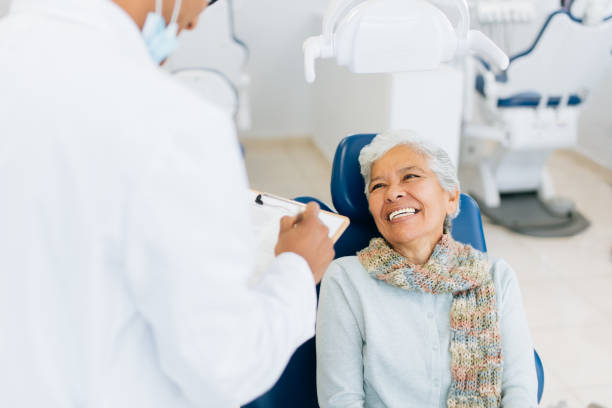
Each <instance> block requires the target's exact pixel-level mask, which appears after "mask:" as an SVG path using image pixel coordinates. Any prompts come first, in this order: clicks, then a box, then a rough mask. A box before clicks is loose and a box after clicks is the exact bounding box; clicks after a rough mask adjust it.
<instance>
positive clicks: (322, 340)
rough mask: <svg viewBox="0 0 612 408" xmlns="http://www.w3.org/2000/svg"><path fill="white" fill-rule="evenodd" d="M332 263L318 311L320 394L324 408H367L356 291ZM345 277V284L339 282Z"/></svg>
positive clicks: (317, 341)
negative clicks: (365, 407)
mask: <svg viewBox="0 0 612 408" xmlns="http://www.w3.org/2000/svg"><path fill="white" fill-rule="evenodd" d="M343 272H344V271H343V270H342V267H341V266H340V265H338V264H337V263H332V264H331V265H330V267H329V269H328V270H327V272H326V274H325V277H324V278H323V282H322V283H321V293H320V296H319V309H318V312H317V337H316V344H317V393H318V400H319V405H320V406H321V408H363V407H364V398H365V394H364V390H363V359H362V347H363V340H362V336H361V331H360V329H359V324H358V320H359V319H360V316H355V314H359V311H358V310H359V308H358V307H357V311H354V310H353V308H352V306H355V305H352V303H354V301H355V300H356V299H355V297H356V293H354V291H353V290H352V287H351V285H350V284H346V282H344V280H342V276H341V275H342V273H343ZM339 280H342V283H340V282H339Z"/></svg>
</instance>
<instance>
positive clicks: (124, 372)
mask: <svg viewBox="0 0 612 408" xmlns="http://www.w3.org/2000/svg"><path fill="white" fill-rule="evenodd" d="M246 188H247V182H246V177H245V171H244V167H243V163H242V160H241V156H240V153H239V148H238V143H237V140H236V137H235V131H234V128H233V124H232V121H231V118H230V117H228V116H227V115H225V114H224V113H222V112H221V111H219V110H217V109H216V108H215V107H214V106H213V105H212V104H209V103H206V102H204V101H203V100H200V99H199V97H197V96H195V95H193V94H192V93H191V92H189V91H188V90H186V89H185V88H183V87H182V86H181V85H180V84H178V83H176V81H174V80H173V79H172V78H171V77H169V76H168V75H167V74H165V73H164V72H162V71H161V70H160V69H159V68H158V67H156V66H155V65H154V64H153V62H152V61H151V60H150V59H149V56H148V54H147V50H146V48H145V46H144V43H143V41H142V38H141V36H140V32H139V31H138V28H137V27H136V25H135V24H134V23H133V22H132V20H131V19H129V17H128V16H127V14H125V13H123V11H122V10H121V9H120V8H118V7H117V6H116V5H114V3H111V2H110V1H108V0H14V5H13V9H12V12H11V14H9V16H8V17H7V18H4V19H2V20H0V406H1V407H7V408H8V407H11V408H14V407H28V408H29V407H36V408H40V407H45V408H52V407H88V408H89V407H113V408H118V407H130V408H136V407H147V408H155V407H173V408H183V407H213V408H222V407H228V406H237V405H239V404H242V403H246V402H248V401H249V400H251V399H253V398H255V397H256V396H258V395H259V394H261V393H263V392H264V391H266V389H267V388H269V387H271V386H272V385H273V383H274V382H275V380H276V379H277V378H278V377H279V375H280V374H281V372H282V370H283V368H284V366H285V364H286V363H287V361H288V359H289V357H290V356H291V354H292V352H293V351H294V350H295V348H296V347H297V346H298V345H299V344H301V343H302V342H303V341H305V340H306V339H308V338H309V337H311V336H312V335H313V334H314V320H315V306H316V295H315V290H314V283H313V278H312V275H311V273H310V270H309V268H308V265H307V263H306V262H305V261H304V259H303V258H301V257H299V256H298V255H295V254H291V253H287V254H283V255H281V256H280V257H278V258H277V259H276V260H275V262H274V264H273V266H272V267H271V268H270V270H269V271H268V272H267V273H266V274H265V276H264V278H263V280H262V281H260V283H259V284H258V285H257V286H249V285H248V283H247V282H248V278H249V277H250V276H251V273H252V269H253V265H254V261H253V258H254V256H253V253H254V250H253V248H254V243H253V242H252V237H251V234H250V233H249V232H250V221H249V218H248V217H249V215H248V210H247V208H248V207H247V205H248V204H247V202H246Z"/></svg>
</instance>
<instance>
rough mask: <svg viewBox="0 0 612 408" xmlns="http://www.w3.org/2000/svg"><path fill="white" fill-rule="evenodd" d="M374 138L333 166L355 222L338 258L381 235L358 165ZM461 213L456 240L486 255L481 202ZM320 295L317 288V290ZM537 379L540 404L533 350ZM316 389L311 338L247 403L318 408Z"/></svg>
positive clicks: (357, 140)
mask: <svg viewBox="0 0 612 408" xmlns="http://www.w3.org/2000/svg"><path fill="white" fill-rule="evenodd" d="M374 136H376V135H374V134H359V135H353V136H349V137H346V138H344V139H343V140H342V141H341V142H340V144H339V145H338V148H337V150H336V154H335V156H334V162H333V167H332V180H331V193H332V201H333V203H334V206H335V208H336V210H337V212H338V213H340V214H342V215H345V216H347V217H349V218H350V220H351V223H350V225H349V227H348V228H347V230H346V231H345V232H344V234H343V235H342V236H341V237H340V239H339V240H338V241H337V242H336V244H335V246H334V249H335V251H336V258H340V257H343V256H350V255H355V253H356V252H357V251H359V250H360V249H363V248H365V247H366V246H367V245H368V243H369V241H370V239H372V238H374V237H376V236H379V233H378V230H377V229H376V225H375V224H374V220H373V218H372V216H371V215H370V212H369V210H368V202H367V199H366V196H365V193H364V187H365V184H364V181H363V178H362V176H361V172H360V167H359V161H358V157H359V153H360V152H361V149H362V148H363V147H364V146H365V145H367V144H369V143H370V141H371V140H372V139H373V138H374ZM296 200H297V201H301V202H303V203H308V202H310V201H316V202H317V203H319V205H320V206H321V208H322V209H324V210H327V211H333V210H331V209H330V208H329V207H328V206H327V205H326V204H325V203H323V202H321V201H320V200H318V199H316V198H313V197H298V198H296ZM459 205H460V209H461V211H460V213H459V216H458V217H457V218H456V219H455V220H454V221H453V228H452V231H451V234H452V236H453V238H455V239H456V240H457V241H460V242H463V243H467V244H470V245H472V246H473V247H474V248H476V249H478V250H480V251H483V252H486V250H487V247H486V242H485V238H484V232H483V228H482V220H481V217H480V210H479V209H478V205H477V204H476V202H475V201H474V200H473V199H472V198H471V197H469V196H468V195H466V194H461V199H460V204H459ZM317 294H318V287H317ZM534 357H535V365H536V371H537V376H538V403H539V402H540V399H541V398H542V393H543V391H544V368H543V366H542V361H541V360H540V357H539V356H538V354H537V352H535V350H534ZM318 406H319V405H318V402H317V390H316V349H315V339H314V338H312V339H310V340H309V341H307V342H306V343H304V344H303V345H302V346H301V347H300V348H298V349H297V351H296V352H295V354H294V355H293V357H292V358H291V360H290V361H289V364H288V365H287V368H286V369H285V371H284V373H283V375H282V376H281V378H280V379H279V380H278V382H277V383H276V385H274V387H273V388H272V389H271V390H270V391H268V392H267V393H266V394H264V395H263V396H261V397H260V398H258V399H256V400H255V401H253V402H251V403H250V404H248V405H246V406H245V408H287V407H291V408H315V407H318Z"/></svg>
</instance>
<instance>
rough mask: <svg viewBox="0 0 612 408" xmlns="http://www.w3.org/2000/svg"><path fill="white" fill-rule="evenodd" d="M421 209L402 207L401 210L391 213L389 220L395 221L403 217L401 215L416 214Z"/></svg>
mask: <svg viewBox="0 0 612 408" xmlns="http://www.w3.org/2000/svg"><path fill="white" fill-rule="evenodd" d="M418 212H419V210H417V209H415V208H401V209H399V210H396V211H393V212H392V213H391V214H389V217H388V219H389V221H393V220H394V219H396V218H401V217H407V216H409V215H414V214H416V213H418Z"/></svg>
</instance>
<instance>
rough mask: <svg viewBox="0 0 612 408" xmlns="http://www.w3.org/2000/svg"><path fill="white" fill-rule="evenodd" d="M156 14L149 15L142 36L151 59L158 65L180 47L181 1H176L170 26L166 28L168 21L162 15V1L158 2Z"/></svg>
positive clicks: (158, 0)
mask: <svg viewBox="0 0 612 408" xmlns="http://www.w3.org/2000/svg"><path fill="white" fill-rule="evenodd" d="M155 3H156V5H155V13H149V14H148V15H147V19H146V20H145V23H144V26H143V28H142V36H143V37H144V40H145V44H146V45H147V48H148V50H149V54H151V58H153V61H155V62H156V63H157V64H161V63H162V62H163V61H164V60H165V59H166V58H168V56H170V54H172V53H173V52H174V51H175V50H176V48H177V47H178V39H177V36H178V24H177V23H176V19H177V18H178V13H179V10H180V9H181V0H176V2H175V4H174V11H173V12H172V18H171V20H170V24H168V26H166V21H165V20H164V18H163V17H162V15H161V8H162V7H161V6H162V4H161V0H157V1H156V2H155Z"/></svg>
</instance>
